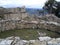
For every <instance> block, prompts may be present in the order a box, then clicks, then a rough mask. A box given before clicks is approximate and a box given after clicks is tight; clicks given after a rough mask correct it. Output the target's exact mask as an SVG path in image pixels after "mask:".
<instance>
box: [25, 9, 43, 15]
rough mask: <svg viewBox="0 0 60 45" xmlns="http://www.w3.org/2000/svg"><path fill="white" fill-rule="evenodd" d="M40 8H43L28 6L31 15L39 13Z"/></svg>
mask: <svg viewBox="0 0 60 45" xmlns="http://www.w3.org/2000/svg"><path fill="white" fill-rule="evenodd" d="M39 10H42V9H35V8H26V11H27V12H28V13H29V14H30V15H31V14H34V15H39Z"/></svg>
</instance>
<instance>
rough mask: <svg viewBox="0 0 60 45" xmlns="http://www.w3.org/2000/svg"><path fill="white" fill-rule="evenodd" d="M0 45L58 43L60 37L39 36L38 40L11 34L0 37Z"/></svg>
mask: <svg viewBox="0 0 60 45" xmlns="http://www.w3.org/2000/svg"><path fill="white" fill-rule="evenodd" d="M0 45H60V38H51V37H48V36H45V37H39V40H38V39H36V40H23V39H20V37H14V36H11V37H7V38H5V39H0Z"/></svg>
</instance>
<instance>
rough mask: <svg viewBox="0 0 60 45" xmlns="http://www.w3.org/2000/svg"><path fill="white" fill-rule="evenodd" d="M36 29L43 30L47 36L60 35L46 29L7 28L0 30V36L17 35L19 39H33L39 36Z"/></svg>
mask: <svg viewBox="0 0 60 45" xmlns="http://www.w3.org/2000/svg"><path fill="white" fill-rule="evenodd" d="M37 31H39V32H45V33H46V34H47V36H51V37H54V38H55V37H60V35H59V34H57V33H55V32H51V31H48V30H44V29H20V30H8V31H4V32H0V38H6V37H10V36H19V37H20V38H21V39H25V40H34V39H37V38H38V37H39V34H38V32H37Z"/></svg>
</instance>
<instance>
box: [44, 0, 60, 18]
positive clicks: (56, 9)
mask: <svg viewBox="0 0 60 45" xmlns="http://www.w3.org/2000/svg"><path fill="white" fill-rule="evenodd" d="M43 9H44V10H47V11H48V13H53V14H55V15H56V16H57V17H60V2H57V1H55V0H48V1H47V2H46V3H45V6H44V7H43Z"/></svg>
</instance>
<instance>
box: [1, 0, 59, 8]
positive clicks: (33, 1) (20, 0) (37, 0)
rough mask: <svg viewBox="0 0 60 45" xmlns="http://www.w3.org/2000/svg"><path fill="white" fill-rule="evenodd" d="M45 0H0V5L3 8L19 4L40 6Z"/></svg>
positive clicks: (19, 5)
mask: <svg viewBox="0 0 60 45" xmlns="http://www.w3.org/2000/svg"><path fill="white" fill-rule="evenodd" d="M46 1H47V0H0V6H2V7H5V8H7V7H8V8H9V7H21V6H26V7H27V8H42V7H43V6H44V4H45V2H46ZM57 1H60V0H57Z"/></svg>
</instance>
